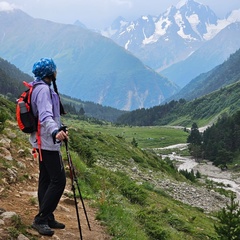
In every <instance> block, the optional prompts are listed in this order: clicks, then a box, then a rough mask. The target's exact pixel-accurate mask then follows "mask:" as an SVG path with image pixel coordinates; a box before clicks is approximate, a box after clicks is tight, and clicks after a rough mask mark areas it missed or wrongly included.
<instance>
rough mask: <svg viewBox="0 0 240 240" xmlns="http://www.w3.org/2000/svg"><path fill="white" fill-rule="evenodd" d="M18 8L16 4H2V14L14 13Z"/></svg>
mask: <svg viewBox="0 0 240 240" xmlns="http://www.w3.org/2000/svg"><path fill="white" fill-rule="evenodd" d="M15 8H16V6H15V5H14V4H10V3H7V2H0V12H5V11H13V10H14V9H15Z"/></svg>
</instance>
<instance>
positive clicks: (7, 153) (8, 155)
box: [0, 147, 13, 161]
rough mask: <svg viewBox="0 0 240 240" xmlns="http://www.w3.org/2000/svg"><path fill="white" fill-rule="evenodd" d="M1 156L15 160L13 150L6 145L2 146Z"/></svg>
mask: <svg viewBox="0 0 240 240" xmlns="http://www.w3.org/2000/svg"><path fill="white" fill-rule="evenodd" d="M0 157H2V158H4V159H6V160H9V161H12V160H13V158H12V154H11V152H10V151H9V150H7V149H6V148H4V147H0Z"/></svg>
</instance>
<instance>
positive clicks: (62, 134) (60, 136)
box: [56, 130, 68, 141]
mask: <svg viewBox="0 0 240 240" xmlns="http://www.w3.org/2000/svg"><path fill="white" fill-rule="evenodd" d="M56 139H57V140H58V141H64V140H66V141H67V140H68V131H66V132H64V131H63V130H61V131H60V132H58V133H57V134H56Z"/></svg>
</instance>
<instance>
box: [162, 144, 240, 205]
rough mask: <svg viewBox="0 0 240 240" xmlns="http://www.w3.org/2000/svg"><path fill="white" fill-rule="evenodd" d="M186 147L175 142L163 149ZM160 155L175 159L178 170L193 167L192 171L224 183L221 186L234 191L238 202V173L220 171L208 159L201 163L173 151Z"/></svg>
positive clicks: (239, 193) (239, 186)
mask: <svg viewBox="0 0 240 240" xmlns="http://www.w3.org/2000/svg"><path fill="white" fill-rule="evenodd" d="M186 147H187V144H177V145H173V146H168V147H166V148H164V149H174V148H175V149H176V148H179V149H184V148H186ZM162 149H163V148H162ZM162 157H163V158H165V157H169V159H170V160H176V161H177V162H178V164H177V167H178V170H187V171H189V172H190V171H191V170H192V169H193V170H194V172H197V171H199V172H200V174H201V175H202V176H204V177H206V178H207V179H209V180H212V181H213V182H216V183H221V184H224V186H221V187H222V188H225V189H227V190H231V191H233V192H235V193H236V199H237V200H238V201H239V202H240V174H239V173H233V172H231V171H229V170H225V171H222V170H221V169H220V168H218V167H216V166H214V165H212V163H211V162H209V161H206V160H204V161H202V162H201V163H198V162H196V161H195V160H194V159H193V158H191V157H183V156H179V155H177V154H176V153H175V152H172V153H171V154H168V155H163V156H162Z"/></svg>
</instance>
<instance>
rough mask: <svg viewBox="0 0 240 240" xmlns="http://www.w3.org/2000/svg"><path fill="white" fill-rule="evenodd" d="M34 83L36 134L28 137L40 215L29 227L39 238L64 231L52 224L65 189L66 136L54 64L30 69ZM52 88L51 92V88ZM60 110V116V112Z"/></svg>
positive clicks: (47, 62)
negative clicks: (33, 155)
mask: <svg viewBox="0 0 240 240" xmlns="http://www.w3.org/2000/svg"><path fill="white" fill-rule="evenodd" d="M32 72H33V73H34V75H35V77H36V79H35V80H34V81H33V82H32V84H33V92H32V96H31V105H32V110H33V114H34V115H35V117H37V119H38V130H37V132H34V133H32V134H31V135H30V143H31V144H32V147H33V148H35V149H37V151H38V153H39V171H40V172H39V183H38V201H39V212H38V214H37V215H36V216H35V218H34V221H33V224H32V227H33V228H34V229H36V230H37V231H38V232H39V233H40V234H42V235H48V236H52V235H53V234H54V231H53V230H52V229H51V228H60V229H63V228H65V225H64V224H63V223H59V222H57V221H56V220H55V217H54V214H53V212H54V211H55V209H56V207H57V205H58V203H59V201H60V198H61V196H62V194H63V191H64V188H65V185H66V176H65V170H64V166H63V162H62V157H61V153H60V145H61V142H62V141H63V140H68V135H67V132H65V131H62V130H59V129H60V128H61V121H60V114H62V113H63V108H62V105H61V102H60V99H59V94H58V90H57V86H56V75H57V69H56V65H55V63H54V61H53V60H52V59H49V58H42V59H40V61H38V62H36V63H35V64H34V65H33V69H32ZM52 84H53V87H54V90H52V89H51V88H50V87H51V85H52ZM60 110H61V112H60Z"/></svg>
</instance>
